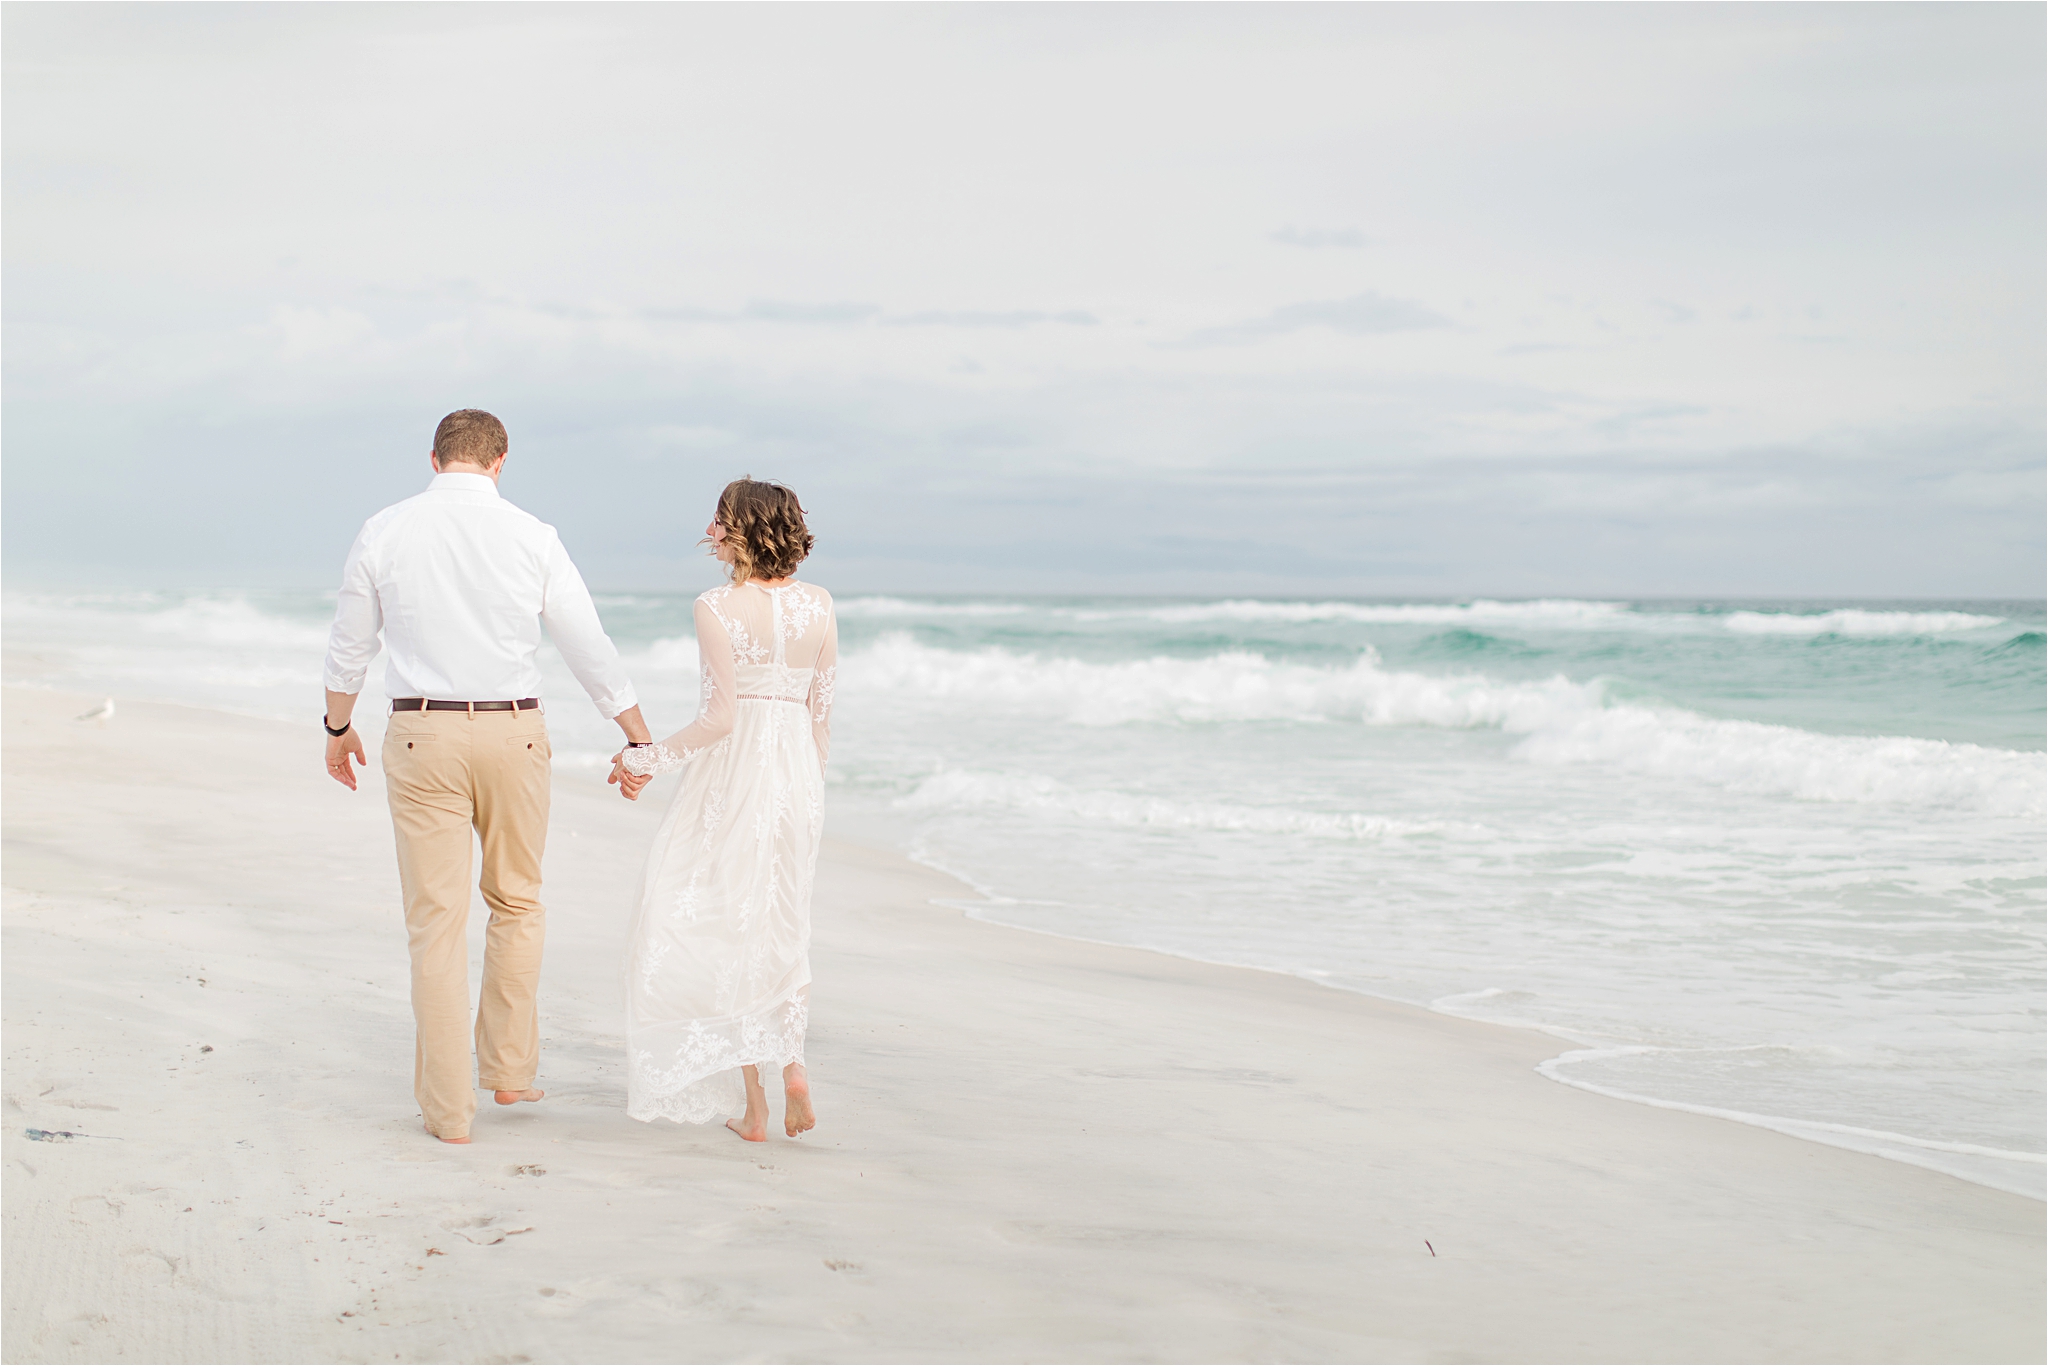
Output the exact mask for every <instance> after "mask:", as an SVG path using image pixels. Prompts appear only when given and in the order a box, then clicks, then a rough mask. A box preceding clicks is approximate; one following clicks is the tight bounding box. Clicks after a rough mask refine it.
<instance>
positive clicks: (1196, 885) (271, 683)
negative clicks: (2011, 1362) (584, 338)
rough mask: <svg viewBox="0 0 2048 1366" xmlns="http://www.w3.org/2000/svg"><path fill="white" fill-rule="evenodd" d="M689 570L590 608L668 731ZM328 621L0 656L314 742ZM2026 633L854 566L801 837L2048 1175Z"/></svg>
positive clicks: (1627, 1070) (1934, 606) (313, 605)
mask: <svg viewBox="0 0 2048 1366" xmlns="http://www.w3.org/2000/svg"><path fill="white" fill-rule="evenodd" d="M827 586H828V587H829V586H830V585H827ZM692 596H693V594H692V593H689V592H678V593H674V594H665V593H630V594H600V595H599V599H598V602H599V608H600V610H601V611H602V613H603V614H604V618H605V622H606V625H607V627H608V629H610V630H611V632H612V634H613V637H614V639H615V640H617V641H618V643H619V646H620V648H621V651H622V652H623V654H624V655H625V657H626V660H627V663H628V666H629V668H630V670H631V672H632V674H633V676H634V679H635V682H636V683H637V684H638V686H639V688H640V690H641V697H642V702H643V705H644V706H645V708H646V710H647V712H648V715H649V718H650V720H651V721H652V723H653V724H654V725H655V728H656V732H657V734H661V733H665V732H666V731H667V730H670V729H673V728H675V727H678V726H680V725H681V724H683V723H684V722H685V721H687V720H688V719H689V717H690V715H691V714H692V712H693V711H694V707H695V698H696V687H697V685H696V664H697V656H696V647H695V643H694V641H693V639H692V637H691V633H690V602H691V598H692ZM331 610H332V597H331V595H327V594H320V593H294V592H283V591H262V590H253V589H252V590H249V591H245V592H219V591H213V592H205V593H132V594H111V593H57V592H39V593H14V594H10V595H9V596H8V597H7V598H6V600H5V603H4V638H5V647H6V649H5V660H4V672H5V676H6V678H7V679H8V681H9V682H11V683H19V684H26V685H29V686H42V687H58V688H64V689H67V690H73V691H78V692H83V693H93V694H111V695H115V696H131V697H156V698H161V699H164V700H169V701H178V702H188V703H193V704H197V705H202V706H209V707H215V708H220V709H225V710H229V711H238V712H244V713H248V714H252V715H262V716H272V717H279V718H284V719H289V720H293V721H300V722H304V723H305V724H306V726H307V727H308V732H309V733H308V744H309V746H310V745H312V744H314V743H315V742H316V741H317V739H318V732H315V731H312V730H311V726H312V722H313V718H314V716H315V715H316V714H317V712H318V710H319V707H320V660H321V654H322V651H323V649H324V645H325V639H326V622H327V619H328V616H329V614H330V612H331ZM2043 630H2044V618H2043V604H2042V603H2041V602H2040V601H2022V602H1986V601H1967V602H1911V603H1905V602H1900V603H1884V602H1783V601H1774V602H1720V601H1716V602H1705V601H1699V602H1694V601H1683V602H1681V601H1621V600H1615V601H1587V600H1577V599H1555V600H1544V601H1488V600H1460V601H1454V602H1392V601H1364V600H1349V599H1327V600H1318V599H1313V598H1303V599H1299V600H1291V601H1267V600H1250V599H1244V600H1204V601H1193V600H1162V599H1121V598H1024V597H1018V598H1004V597H979V598H972V599H969V598H936V597H933V598H915V597H883V596H857V595H848V596H847V597H845V598H843V599H842V600H841V602H840V632H841V644H842V658H841V668H840V684H839V692H838V699H839V700H838V708H837V712H836V719H835V726H834V737H835V738H834V749H833V762H832V769H831V773H830V777H829V785H828V799H829V805H828V814H827V823H828V832H830V833H837V834H840V835H843V836H848V837H852V838H856V839H860V840H863V841H867V842H871V843H880V844H886V845H891V846H894V847H896V848H899V849H901V850H903V851H905V852H906V853H908V854H909V855H911V856H912V857H914V858H916V859H919V860H921V861H923V862H925V863H928V864H931V865H933V866H936V867H939V868H942V869H945V870H946V871H948V872H950V873H953V874H955V875H957V876H958V877H959V878H960V880H961V881H962V882H964V883H965V884H967V885H968V886H970V887H972V888H974V889H975V891H976V893H977V894H976V895H975V896H973V897H971V898H967V899H963V900H962V901H961V902H959V903H958V905H959V908H960V909H961V910H963V911H964V912H965V913H967V914H969V915H972V916H975V917H978V918H981V919H985V920H990V921H996V922H1000V923H1003V924H1009V925H1017V926H1022V927H1026V928H1029V929H1033V930H1039V931H1044V932H1047V933H1052V934H1060V935H1069V936H1073V937H1077V938H1084V939H1091V940H1100V941H1106V942H1111V943H1118V944H1131V945H1138V946H1142V947H1146V948H1151V949H1156V950H1159V951H1162V952H1166V953H1172V954H1179V955H1184V956H1187V957H1191V958H1198V959H1202V960H1205V961H1211V962H1218V963H1233V964H1241V965H1244V966H1247V967H1253V968H1260V969H1265V970H1269V971H1275V972H1285V973H1290V974H1294V975H1297V976H1300V977H1303V978H1307V979H1309V980H1311V981H1314V982H1318V983H1321V984H1323V985H1325V986H1327V987H1330V988H1332V989H1337V990H1349V991H1359V992H1365V993H1369V994H1371V995H1375V996H1383V997H1389V998H1393V999H1396V1000H1401V1001H1408V1002H1413V1003H1415V1004H1418V1005H1423V1006H1427V1007H1428V1008H1430V1009H1432V1010H1436V1011H1441V1012H1444V1013H1447V1014H1453V1015H1460V1016H1466V1017H1470V1018H1473V1019H1479V1020H1489V1021H1497V1022H1500V1023H1503V1024H1512V1025H1519V1026H1524V1027H1529V1028H1534V1029H1538V1030H1542V1031H1544V1032H1546V1033H1548V1034H1551V1035H1553V1036H1554V1037H1556V1039H1557V1040H1558V1051H1557V1055H1556V1056H1555V1057H1554V1058H1552V1059H1550V1060H1549V1061H1547V1062H1546V1063H1544V1064H1543V1067H1542V1069H1541V1070H1542V1071H1543V1073H1544V1074H1545V1075H1546V1076H1548V1077H1550V1078H1551V1079H1553V1080H1555V1081H1557V1082H1559V1083H1562V1084H1565V1085H1571V1086H1579V1087H1585V1088H1587V1089H1590V1090H1594V1091H1599V1092H1602V1093H1604V1094H1608V1095H1614V1096H1619V1097H1624V1098H1627V1099H1631V1100H1636V1101H1640V1102H1642V1103H1646V1104H1653V1105H1664V1106H1674V1107H1678V1108H1684V1109H1693V1110H1699V1111H1704V1112H1707V1113H1711V1114H1717V1115H1724V1116H1727V1117H1730V1118H1734V1119H1738V1120H1742V1121H1744V1122H1748V1123H1752V1124H1759V1125H1764V1126H1767V1127H1770V1128H1774V1129H1778V1130H1781V1131H1783V1132H1786V1133H1791V1134H1795V1135H1798V1136H1801V1137H1804V1138H1809V1139H1813V1140H1816V1141H1819V1142H1826V1143H1834V1144H1838V1145H1840V1146H1844V1147H1850V1148H1856V1149H1859V1150H1861V1151H1865V1152H1872V1153H1879V1154H1882V1155H1884V1156H1887V1157H1891V1158H1894V1159H1897V1160H1899V1161H1904V1162H1912V1163H1917V1164H1919V1165H1922V1166H1927V1167H1932V1168H1935V1169H1937V1170H1941V1171H1945V1172H1950V1173H1953V1174H1955V1175H1957V1176H1961V1177H1964V1178H1966V1179H1969V1180H1972V1181H1978V1182H1982V1183H1984V1184H1986V1185H1991V1186H1996V1187H1999V1188H2001V1189H2006V1190H2012V1191H2018V1192H2022V1193H2025V1194H2029V1195H2032V1196H2034V1197H2036V1198H2042V1197H2043V1196H2044V1174H2048V1166H2044V1160H2043V1147H2044V1134H2043V1128H2044V1124H2043V1119H2044V1113H2048V1105H2044V1095H2043V1076H2044V1066H2048V1059H2044V1050H2043V1006H2044V991H2048V983H2044V970H2043V969H2044V951H2048V944H2044V935H2043V924H2044V917H2043V911H2044V886H2048V878H2044V873H2048V867H2044V858H2048V835H2044V825H2043V820H2044V753H2043V750H2044V697H2048V673H2044V665H2048V658H2044V657H2048V651H2044V637H2043ZM544 667H545V669H546V688H545V695H546V697H547V699H548V703H549V711H548V715H549V724H550V726H551V728H552V729H553V731H554V733H555V737H556V752H557V763H558V764H559V765H567V766H572V767H573V766H583V767H587V768H589V769H591V770H592V771H598V770H601V768H602V767H603V765H604V761H605V756H607V755H609V754H610V753H611V752H612V750H614V749H615V748H616V747H617V738H618V737H617V732H616V730H615V728H613V727H611V726H610V725H609V724H608V723H606V722H603V721H602V720H601V719H600V718H599V717H598V716H597V714H596V712H595V710H594V709H593V708H592V707H591V706H590V705H589V703H588V702H587V701H586V700H585V699H584V698H583V696H582V694H581V692H580V690H578V689H577V688H576V686H575V684H574V683H573V682H572V681H571V680H570V679H569V677H568V675H567V673H566V671H565V670H564V669H563V668H562V667H561V664H560V661H559V660H558V659H555V658H553V657H552V656H549V657H547V658H546V659H545V660H544ZM370 692H371V693H372V695H373V696H380V695H381V679H380V676H379V673H378V672H376V671H373V674H372V677H371V682H370ZM364 711H365V712H366V713H368V715H367V716H366V718H365V719H366V720H367V721H368V722H369V723H370V726H371V728H374V727H375V726H376V724H377V715H376V713H377V709H376V708H374V707H367V706H366V707H365V708H364ZM308 752H309V754H310V753H311V750H310V749H309V751H308ZM371 752H372V754H374V753H375V749H374V746H373V748H372V751H371ZM309 762H311V760H309ZM1276 1047H1284V1044H1278V1043H1276Z"/></svg>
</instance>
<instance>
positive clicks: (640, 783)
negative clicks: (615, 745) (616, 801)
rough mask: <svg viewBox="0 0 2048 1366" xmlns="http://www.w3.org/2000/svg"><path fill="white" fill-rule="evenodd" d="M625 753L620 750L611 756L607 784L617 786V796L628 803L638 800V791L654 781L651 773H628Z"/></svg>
mask: <svg viewBox="0 0 2048 1366" xmlns="http://www.w3.org/2000/svg"><path fill="white" fill-rule="evenodd" d="M625 757H626V751H624V750H623V749H622V750H620V751H619V752H618V753H617V754H614V755H613V756H612V772H611V776H610V777H609V778H606V779H605V781H606V782H607V783H617V784H618V785H619V795H620V796H621V797H624V798H625V799H626V800H627V801H629V802H637V801H639V800H640V789H641V788H643V787H645V786H647V785H648V784H649V783H651V782H653V781H654V775H653V774H652V773H628V772H626V765H625V762H624V761H625Z"/></svg>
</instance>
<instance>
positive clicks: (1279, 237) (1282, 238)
mask: <svg viewBox="0 0 2048 1366" xmlns="http://www.w3.org/2000/svg"><path fill="white" fill-rule="evenodd" d="M1272 236H1273V240H1274V241H1275V242H1279V243H1282V244H1284V245H1286V246H1290V247H1310V248H1319V247H1336V248H1338V249H1340V250H1345V251H1356V250H1358V249H1360V248H1362V247H1364V246H1366V245H1368V243H1369V240H1370V239H1368V238H1367V237H1366V235H1365V234H1364V233H1362V232H1360V231H1359V230H1358V229H1357V228H1297V227H1292V226H1289V227H1285V228H1282V229H1280V231H1278V232H1276V233H1274V234H1273V235H1272Z"/></svg>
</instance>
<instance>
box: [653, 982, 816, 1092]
mask: <svg viewBox="0 0 2048 1366" xmlns="http://www.w3.org/2000/svg"><path fill="white" fill-rule="evenodd" d="M808 996H809V992H808V990H806V989H799V990H798V991H797V993H796V994H795V995H794V996H791V997H790V998H789V999H787V1000H784V1001H779V1002H777V1003H776V1004H774V1005H772V1006H770V1007H768V1008H767V1009H766V1010H762V1011H757V1012H754V1013H752V1014H748V1015H742V1016H739V1017H737V1018H735V1019H730V1020H714V1021H705V1020H688V1021H684V1022H682V1023H680V1024H664V1025H657V1026H654V1027H651V1028H646V1029H639V1030H634V1031H633V1032H632V1034H631V1036H630V1037H629V1038H628V1039H627V1041H626V1060H627V1079H626V1113H627V1115H628V1116H630V1117H631V1118H633V1119H637V1120H643V1121H653V1120H657V1119H667V1120H674V1121H675V1122H676V1123H678V1124H705V1123H709V1122H710V1121H711V1120H714V1119H720V1118H723V1117H726V1116H729V1115H737V1114H742V1113H744V1112H745V1111H746V1108H747V1091H746V1082H745V1080H744V1079H743V1078H742V1077H741V1076H740V1069H741V1068H742V1067H760V1068H764V1069H766V1068H772V1069H774V1070H775V1071H776V1072H778V1073H779V1072H780V1071H781V1070H782V1069H783V1068H784V1067H787V1066H788V1065H789V1064H790V1063H793V1062H794V1063H801V1062H802V1061H803V1060H804V1031H805V1028H806V1027H807V1026H808V1024H809V1023H810V1008H809V1005H808V1002H807V998H808ZM761 1081H762V1084H763V1085H764V1086H765V1085H767V1084H768V1081H769V1078H768V1077H766V1076H763V1077H762V1079H761Z"/></svg>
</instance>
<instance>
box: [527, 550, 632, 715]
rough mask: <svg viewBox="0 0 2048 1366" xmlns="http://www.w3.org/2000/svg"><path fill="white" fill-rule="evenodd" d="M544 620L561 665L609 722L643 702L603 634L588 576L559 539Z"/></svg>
mask: <svg viewBox="0 0 2048 1366" xmlns="http://www.w3.org/2000/svg"><path fill="white" fill-rule="evenodd" d="M540 620H541V624H542V625H543V626H545V627H547V630H548V639H550V640H552V641H553V642H554V643H555V649H557V650H559V651H560V652H561V655H562V662H563V663H565V664H567V665H568V666H569V672H570V673H572V674H574V675H575V676H576V681H577V682H578V683H581V684H582V685H583V691H585V692H587V693H589V694H590V700H591V701H593V702H595V703H596V704H597V709H598V711H599V712H601V713H603V715H604V718H605V719H606V720H607V721H609V720H611V719H612V718H613V717H615V716H617V715H618V714H619V713H620V712H622V711H625V710H626V709H627V708H629V707H632V706H635V705H637V704H638V703H639V701H640V699H639V697H638V696H637V695H636V694H635V693H634V691H633V684H632V681H631V680H630V679H628V678H627V677H626V671H625V669H624V668H622V667H621V666H620V664H619V651H618V647H617V646H615V645H613V644H612V638H611V637H610V636H608V635H606V634H605V633H604V624H603V623H602V622H600V621H599V620H598V619H597V604H596V603H594V602H592V601H591V600H590V590H589V589H588V588H586V587H584V585H583V576H582V575H581V574H579V573H577V572H576V565H575V563H574V562H573V561H572V560H570V558H569V552H568V551H567V550H566V549H564V548H563V546H562V542H561V538H560V537H550V538H549V541H548V565H547V587H546V589H545V590H544V596H543V598H542V601H541V609H540Z"/></svg>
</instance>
